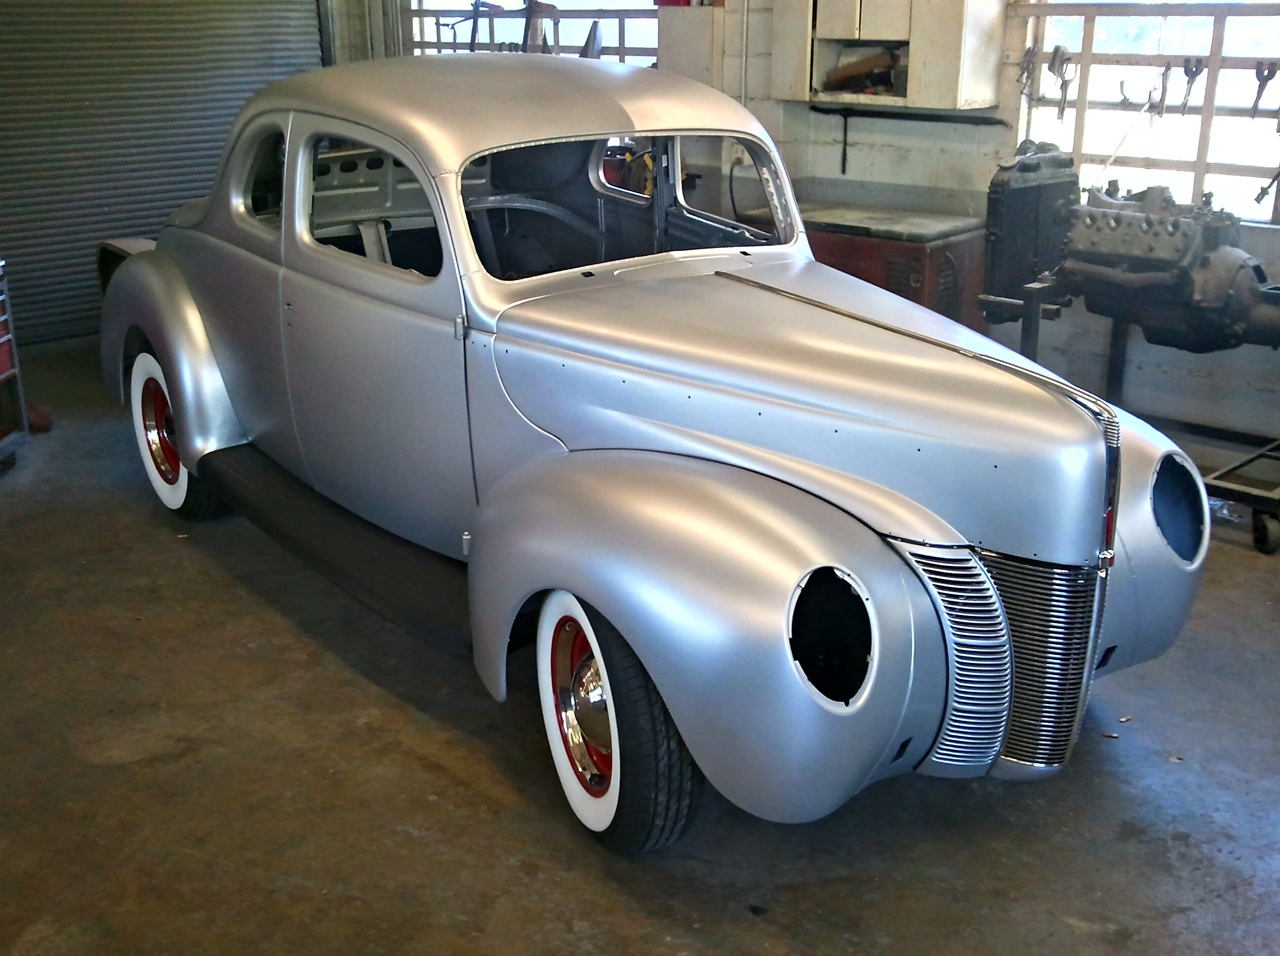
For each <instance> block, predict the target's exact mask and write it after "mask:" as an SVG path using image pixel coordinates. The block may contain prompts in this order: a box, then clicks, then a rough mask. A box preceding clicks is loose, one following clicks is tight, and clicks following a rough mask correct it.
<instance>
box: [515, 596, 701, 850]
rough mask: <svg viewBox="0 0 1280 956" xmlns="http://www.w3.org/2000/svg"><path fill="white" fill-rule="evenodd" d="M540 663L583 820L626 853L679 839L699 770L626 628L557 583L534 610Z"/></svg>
mask: <svg viewBox="0 0 1280 956" xmlns="http://www.w3.org/2000/svg"><path fill="white" fill-rule="evenodd" d="M537 666H538V696H539V700H540V702H541V708H542V722H543V726H544V728H545V730H546V734H547V743H548V744H549V745H550V748H551V759H552V762H553V763H554V765H555V768H556V776H557V777H558V778H559V780H560V787H561V789H562V790H563V791H564V795H565V798H566V799H567V800H568V801H569V806H570V808H571V809H572V810H573V812H574V815H575V816H577V818H578V820H579V821H581V823H582V824H583V826H585V827H586V828H587V829H588V830H590V831H592V833H594V834H595V836H596V837H597V839H599V840H600V841H601V842H602V843H604V844H605V845H606V846H608V847H609V848H610V849H612V850H615V851H617V852H620V853H628V854H630V853H642V852H645V851H647V850H655V849H658V848H659V847H663V846H666V845H667V844H669V843H672V842H674V841H675V840H676V839H678V838H679V837H680V835H681V834H682V833H684V831H685V829H686V828H687V827H688V825H689V823H690V821H691V820H692V819H693V815H694V811H695V810H696V808H697V804H698V798H699V795H700V794H701V790H702V774H701V772H700V771H699V770H698V768H697V765H696V764H695V763H694V762H693V758H692V757H690V755H689V751H688V749H687V748H686V747H685V745H684V741H683V740H682V739H681V737H680V733H679V731H678V730H677V729H676V725H675V722H674V721H673V720H672V719H671V714H670V713H668V711H667V707H666V704H665V703H663V700H662V697H661V695H660V694H659V693H658V689H657V687H655V686H654V683H653V681H652V679H651V678H650V677H649V674H648V672H647V671H646V670H645V669H644V665H642V664H641V663H640V659H639V658H638V657H636V654H635V652H634V651H633V650H632V649H631V647H630V645H629V644H627V642H626V641H625V640H624V639H623V637H622V635H621V634H619V633H618V631H617V629H616V628H614V626H613V625H612V624H610V623H609V621H607V620H606V619H605V618H604V617H603V616H602V615H601V614H599V612H597V611H596V610H595V609H594V608H592V607H590V606H589V605H587V604H586V603H585V602H582V601H579V600H578V598H576V597H574V596H573V595H572V594H570V593H569V592H568V591H552V592H550V593H549V594H548V595H547V598H546V600H545V601H544V602H543V605H542V610H541V613H540V614H539V617H538V639H537Z"/></svg>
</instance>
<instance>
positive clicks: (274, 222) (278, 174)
mask: <svg viewBox="0 0 1280 956" xmlns="http://www.w3.org/2000/svg"><path fill="white" fill-rule="evenodd" d="M246 187H247V188H246V189H245V190H244V205H245V212H247V213H249V215H251V216H253V218H255V219H257V220H258V221H259V222H262V223H265V224H267V225H269V226H272V227H274V228H276V229H279V228H280V205H281V201H282V199H283V198H284V132H283V131H282V130H279V129H277V130H274V131H273V132H271V133H268V134H267V135H266V136H263V137H262V138H261V139H259V140H258V143H257V145H256V146H255V147H254V150H253V159H252V160H251V161H250V163H249V175H248V178H247V179H246Z"/></svg>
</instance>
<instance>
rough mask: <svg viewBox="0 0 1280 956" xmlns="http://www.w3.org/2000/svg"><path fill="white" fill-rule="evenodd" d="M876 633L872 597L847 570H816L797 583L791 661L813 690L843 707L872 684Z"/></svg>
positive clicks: (792, 611)
mask: <svg viewBox="0 0 1280 956" xmlns="http://www.w3.org/2000/svg"><path fill="white" fill-rule="evenodd" d="M874 631H875V623H874V620H873V618H872V608H871V599H870V596H869V595H868V594H867V593H866V590H865V589H864V588H863V587H862V585H861V583H860V582H858V580H857V579H856V578H855V577H854V576H853V575H852V574H850V573H849V572H848V571H846V570H844V569H843V568H836V567H822V568H816V569H814V570H813V571H810V572H809V573H808V574H807V575H805V576H804V577H803V578H801V579H800V583H799V584H797V585H796V593H795V596H794V597H793V599H792V609H791V635H790V647H791V659H792V660H793V661H794V662H795V664H796V668H797V670H798V671H799V672H800V674H801V676H802V677H803V679H804V681H805V682H806V683H807V684H808V685H809V686H810V688H811V689H812V690H813V691H815V692H816V693H817V694H818V695H819V696H820V697H822V698H825V700H826V701H828V702H830V703H832V704H836V705H840V707H841V709H844V708H847V707H849V706H850V705H851V704H852V702H853V699H854V698H855V697H857V696H858V692H859V691H860V690H861V689H862V686H863V684H865V683H866V680H867V674H868V672H869V671H870V668H871V654H872V649H873V645H874Z"/></svg>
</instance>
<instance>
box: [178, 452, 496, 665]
mask: <svg viewBox="0 0 1280 956" xmlns="http://www.w3.org/2000/svg"><path fill="white" fill-rule="evenodd" d="M200 474H201V476H202V477H203V476H205V475H207V476H208V477H209V479H210V480H211V481H212V482H213V485H214V487H215V488H216V489H217V491H218V494H219V495H220V496H221V497H222V498H223V500H225V501H226V502H227V503H228V504H230V505H231V506H232V507H233V508H235V509H236V510H237V511H239V512H240V513H241V514H243V515H244V516H245V517H246V518H248V519H249V520H250V521H252V522H253V523H254V524H256V525H257V526H258V527H259V528H261V529H262V530H263V531H265V532H266V533H267V534H268V535H270V536H271V537H272V538H274V539H275V540H277V541H279V542H280V543H281V544H282V545H284V547H285V548H287V549H288V550H289V551H291V552H293V553H294V554H296V555H297V556H298V557H300V558H301V559H302V560H303V561H305V562H306V563H307V564H309V565H311V567H313V568H315V570H317V571H319V572H320V573H321V574H323V575H324V576H325V577H327V578H328V579H329V580H330V581H332V582H333V583H334V584H336V585H338V586H339V587H341V588H343V589H344V590H346V591H348V592H350V593H351V594H352V595H353V596H354V597H356V598H358V599H359V600H360V601H362V602H364V603H365V604H367V605H368V606H369V607H371V608H373V610H375V611H377V612H378V613H379V614H381V615H382V616H383V617H385V618H387V619H388V620H390V621H392V622H394V623H395V624H398V625H399V626H400V627H402V628H404V629H405V630H406V631H409V632H410V633H413V634H419V635H424V636H430V637H436V636H445V635H447V636H448V637H450V638H454V637H456V636H457V635H463V636H464V637H466V638H467V639H469V635H470V633H471V623H470V619H469V615H468V611H467V566H466V565H465V564H464V563H462V562H461V561H455V560H454V559H453V558H448V557H445V556H444V555H442V554H437V553H436V552H434V551H429V550H427V549H426V548H423V547H420V546H419V545H416V544H413V543H411V542H409V541H406V540H405V539H404V538H400V537H397V536H396V535H394V534H391V533H390V532H389V531H384V530H383V529H381V528H379V527H378V526H377V525H374V524H370V523H369V522H368V521H365V520H364V519H363V518H361V517H359V516H357V515H354V514H352V513H351V512H350V511H347V510H346V509H345V508H343V507H341V506H339V505H336V504H334V503H333V502H332V501H330V500H329V499H328V498H326V497H324V496H323V495H321V494H319V493H318V492H316V491H315V490H313V489H312V488H310V487H309V486H308V485H306V484H304V483H303V482H301V481H299V480H298V479H297V478H295V477H294V476H293V475H292V474H290V473H289V472H288V471H286V470H285V469H284V468H282V467H280V466H279V465H277V464H276V463H275V462H274V461H272V460H271V459H270V458H268V457H267V456H266V455H265V454H264V453H263V452H262V451H260V450H259V449H258V448H256V447H255V446H254V445H252V444H248V445H237V446H235V447H234V448H224V449H222V450H220V451H215V452H210V453H209V454H207V455H205V456H204V457H203V458H201V459H200Z"/></svg>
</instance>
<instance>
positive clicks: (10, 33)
mask: <svg viewBox="0 0 1280 956" xmlns="http://www.w3.org/2000/svg"><path fill="white" fill-rule="evenodd" d="M3 8H4V12H3V16H2V17H0V91H3V94H2V95H0V170H3V175H0V258H3V259H6V260H7V261H8V265H7V268H6V271H7V273H8V275H9V279H10V290H11V294H12V300H13V312H14V317H15V320H16V322H15V324H16V329H17V334H18V337H19V340H20V341H21V342H23V343H29V342H35V341H40V340H43V339H53V338H63V337H67V336H72V335H79V334H83V333H86V332H93V331H96V329H97V325H98V311H99V305H100V302H99V296H98V291H97V277H96V273H95V264H94V260H95V250H96V246H97V243H98V241H99V240H100V239H103V238H106V237H111V236H148V237H154V236H155V235H156V233H157V232H158V231H159V228H160V226H161V224H162V223H163V222H164V220H165V218H166V217H167V216H168V215H169V213H170V212H172V211H173V210H174V209H175V208H176V207H178V206H179V205H181V204H183V203H185V202H188V201H189V200H192V199H196V198H199V197H201V196H203V195H205V194H206V193H207V192H208V190H209V186H210V184H211V182H212V178H213V174H214V171H215V168H216V166H217V163H218V159H219V157H220V155H221V151H222V147H223V145H224V141H225V138H226V133H227V130H228V128H229V127H230V125H231V122H232V120H233V119H234V118H235V115H236V113H237V112H238V111H239V109H240V107H241V106H242V105H243V104H244V102H245V101H246V100H247V99H248V98H249V97H250V96H251V95H252V94H253V93H254V92H255V91H256V90H258V89H260V88H261V87H262V86H264V85H265V84H267V83H269V82H270V81H272V80H275V79H278V78H280V77H283V76H287V75H288V74H291V73H295V72H297V71H299V70H305V69H310V68H312V67H316V66H319V65H320V36H319V25H318V21H317V12H316V0H149V2H147V3H139V2H136V0H4V3H3Z"/></svg>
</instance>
